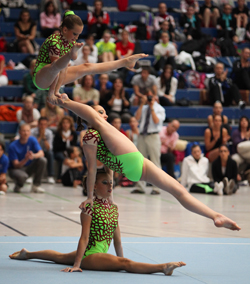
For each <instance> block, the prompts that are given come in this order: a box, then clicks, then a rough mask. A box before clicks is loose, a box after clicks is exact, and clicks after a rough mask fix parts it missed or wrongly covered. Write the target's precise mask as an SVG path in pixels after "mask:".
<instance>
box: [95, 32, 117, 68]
mask: <svg viewBox="0 0 250 284" xmlns="http://www.w3.org/2000/svg"><path fill="white" fill-rule="evenodd" d="M110 39H111V33H110V32H109V31H105V32H104V33H103V40H100V41H98V42H97V43H96V47H97V49H98V58H99V61H100V62H108V61H113V60H114V58H115V48H116V45H115V43H114V42H112V41H110Z"/></svg>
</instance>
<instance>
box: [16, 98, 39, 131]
mask: <svg viewBox="0 0 250 284" xmlns="http://www.w3.org/2000/svg"><path fill="white" fill-rule="evenodd" d="M33 102H34V99H33V98H32V97H31V96H27V97H25V98H24V100H23V109H20V110H18V111H17V113H16V118H17V121H18V122H19V125H21V124H29V126H30V127H31V128H33V127H37V124H38V119H39V118H40V113H39V111H38V110H37V109H36V108H34V106H33Z"/></svg>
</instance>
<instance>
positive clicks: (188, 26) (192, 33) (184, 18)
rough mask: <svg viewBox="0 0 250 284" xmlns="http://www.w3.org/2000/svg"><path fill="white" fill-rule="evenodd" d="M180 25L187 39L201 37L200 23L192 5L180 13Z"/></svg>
mask: <svg viewBox="0 0 250 284" xmlns="http://www.w3.org/2000/svg"><path fill="white" fill-rule="evenodd" d="M180 26H181V27H182V28H184V30H183V32H184V34H185V36H186V37H187V40H192V39H201V37H202V33H201V23H200V19H199V17H198V15H197V14H195V9H194V7H193V6H188V8H187V12H186V13H185V14H183V15H181V18H180Z"/></svg>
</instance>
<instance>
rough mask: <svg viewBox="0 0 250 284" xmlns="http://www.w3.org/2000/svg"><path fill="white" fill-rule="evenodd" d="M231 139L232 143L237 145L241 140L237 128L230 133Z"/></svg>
mask: <svg viewBox="0 0 250 284" xmlns="http://www.w3.org/2000/svg"><path fill="white" fill-rule="evenodd" d="M232 141H233V145H234V146H237V145H238V144H239V143H240V142H242V139H241V137H240V132H238V130H235V131H234V132H233V134H232Z"/></svg>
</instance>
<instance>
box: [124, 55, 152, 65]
mask: <svg viewBox="0 0 250 284" xmlns="http://www.w3.org/2000/svg"><path fill="white" fill-rule="evenodd" d="M144 57H148V54H144V53H139V54H134V55H131V56H129V57H128V58H127V64H126V66H125V67H127V68H128V69H131V68H134V66H135V63H136V61H138V60H139V59H141V58H144Z"/></svg>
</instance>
